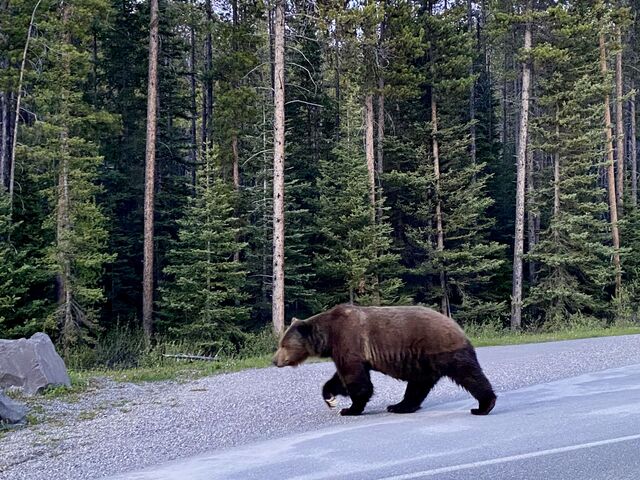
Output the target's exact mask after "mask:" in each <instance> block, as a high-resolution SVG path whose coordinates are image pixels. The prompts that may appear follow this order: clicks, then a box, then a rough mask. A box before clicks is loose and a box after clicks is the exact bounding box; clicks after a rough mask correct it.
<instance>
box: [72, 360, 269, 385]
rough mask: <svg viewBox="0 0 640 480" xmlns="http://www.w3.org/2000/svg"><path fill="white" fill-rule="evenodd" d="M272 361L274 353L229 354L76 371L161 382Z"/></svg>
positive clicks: (196, 376)
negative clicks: (218, 357)
mask: <svg viewBox="0 0 640 480" xmlns="http://www.w3.org/2000/svg"><path fill="white" fill-rule="evenodd" d="M269 365H271V355H261V356H257V357H247V358H228V359H224V360H219V361H213V362H202V361H187V360H175V359H165V360H164V361H162V362H158V363H157V364H155V365H150V366H142V367H137V368H123V369H116V370H114V369H106V368H105V369H92V370H87V371H82V372H74V373H77V374H80V375H83V376H85V375H89V376H93V377H95V376H103V377H107V378H111V379H112V380H115V381H118V382H132V383H140V382H157V381H162V380H177V381H188V380H193V379H196V378H201V377H207V376H209V375H215V374H218V373H229V372H237V371H239V370H246V369H248V368H263V367H267V366H269Z"/></svg>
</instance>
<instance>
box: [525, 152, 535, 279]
mask: <svg viewBox="0 0 640 480" xmlns="http://www.w3.org/2000/svg"><path fill="white" fill-rule="evenodd" d="M526 157H527V166H526V170H527V182H526V183H527V198H526V200H527V245H528V247H529V252H531V251H533V249H534V248H535V246H536V243H537V238H536V219H537V214H536V213H535V212H534V208H535V202H534V196H535V185H534V183H533V167H534V165H533V151H532V149H531V148H527V153H526ZM529 282H530V283H531V285H533V284H535V283H536V262H534V261H533V260H530V261H529Z"/></svg>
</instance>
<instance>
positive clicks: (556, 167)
mask: <svg viewBox="0 0 640 480" xmlns="http://www.w3.org/2000/svg"><path fill="white" fill-rule="evenodd" d="M556 145H560V123H559V121H558V117H557V107H556ZM559 217H560V152H559V151H558V150H557V149H556V151H555V153H554V154H553V218H554V220H558V218H559ZM554 234H555V235H556V237H557V227H554Z"/></svg>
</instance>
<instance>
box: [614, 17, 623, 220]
mask: <svg viewBox="0 0 640 480" xmlns="http://www.w3.org/2000/svg"><path fill="white" fill-rule="evenodd" d="M616 37H617V41H618V45H619V49H618V52H617V53H616V154H617V166H618V168H617V171H616V204H617V206H618V215H619V216H620V217H621V216H622V213H623V204H624V167H625V165H624V163H625V154H624V123H623V112H622V33H621V31H620V27H616Z"/></svg>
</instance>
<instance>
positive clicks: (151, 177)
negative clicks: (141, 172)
mask: <svg viewBox="0 0 640 480" xmlns="http://www.w3.org/2000/svg"><path fill="white" fill-rule="evenodd" d="M150 10H151V20H150V25H149V86H148V93H147V145H146V155H145V182H144V269H143V279H142V290H143V293H142V327H143V329H144V333H145V337H146V338H147V341H149V340H150V339H151V335H152V334H153V247H154V234H153V230H154V218H153V217H154V203H155V202H154V200H155V171H156V126H157V112H156V109H157V105H158V22H159V19H158V0H150Z"/></svg>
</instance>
